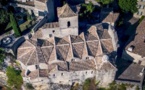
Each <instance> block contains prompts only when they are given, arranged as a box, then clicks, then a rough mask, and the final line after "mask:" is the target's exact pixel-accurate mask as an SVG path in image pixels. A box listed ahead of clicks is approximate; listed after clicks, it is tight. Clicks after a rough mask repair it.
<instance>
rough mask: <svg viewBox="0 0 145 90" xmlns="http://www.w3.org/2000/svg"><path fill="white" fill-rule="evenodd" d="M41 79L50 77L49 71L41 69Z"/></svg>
mask: <svg viewBox="0 0 145 90" xmlns="http://www.w3.org/2000/svg"><path fill="white" fill-rule="evenodd" d="M39 77H48V70H47V69H39Z"/></svg>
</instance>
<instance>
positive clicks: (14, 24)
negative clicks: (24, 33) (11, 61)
mask: <svg viewBox="0 0 145 90" xmlns="http://www.w3.org/2000/svg"><path fill="white" fill-rule="evenodd" d="M10 21H11V25H12V27H13V30H14V32H15V36H16V37H19V36H21V30H20V28H19V25H18V23H17V21H16V18H15V16H14V14H13V13H10Z"/></svg>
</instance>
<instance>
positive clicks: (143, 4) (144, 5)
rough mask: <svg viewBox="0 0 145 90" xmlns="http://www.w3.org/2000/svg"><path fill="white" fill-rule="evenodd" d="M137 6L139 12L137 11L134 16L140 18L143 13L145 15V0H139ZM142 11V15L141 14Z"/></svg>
mask: <svg viewBox="0 0 145 90" xmlns="http://www.w3.org/2000/svg"><path fill="white" fill-rule="evenodd" d="M137 5H138V6H137V7H138V12H136V13H135V14H134V17H136V18H140V17H141V16H142V15H145V1H143V0H138V3H137ZM141 13H142V15H140V14H141Z"/></svg>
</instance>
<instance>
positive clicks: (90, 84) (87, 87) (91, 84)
mask: <svg viewBox="0 0 145 90" xmlns="http://www.w3.org/2000/svg"><path fill="white" fill-rule="evenodd" d="M83 90H96V85H95V78H92V79H90V78H88V79H86V80H85V82H84V84H83Z"/></svg>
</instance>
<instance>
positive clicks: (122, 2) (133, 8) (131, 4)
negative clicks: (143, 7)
mask: <svg viewBox="0 0 145 90" xmlns="http://www.w3.org/2000/svg"><path fill="white" fill-rule="evenodd" d="M119 7H120V8H121V10H122V11H123V12H131V13H135V12H137V11H138V9H137V0H119Z"/></svg>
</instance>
